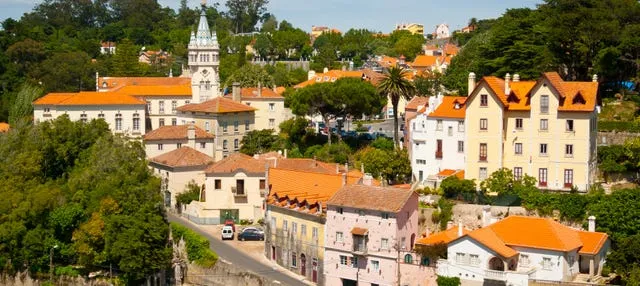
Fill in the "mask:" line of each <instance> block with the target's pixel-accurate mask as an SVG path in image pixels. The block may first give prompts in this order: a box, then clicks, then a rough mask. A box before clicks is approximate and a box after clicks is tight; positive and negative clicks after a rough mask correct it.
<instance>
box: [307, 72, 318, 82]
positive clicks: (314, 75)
mask: <svg viewBox="0 0 640 286" xmlns="http://www.w3.org/2000/svg"><path fill="white" fill-rule="evenodd" d="M314 77H316V71H314V70H310V71H309V72H308V73H307V80H311V79H313V78H314Z"/></svg>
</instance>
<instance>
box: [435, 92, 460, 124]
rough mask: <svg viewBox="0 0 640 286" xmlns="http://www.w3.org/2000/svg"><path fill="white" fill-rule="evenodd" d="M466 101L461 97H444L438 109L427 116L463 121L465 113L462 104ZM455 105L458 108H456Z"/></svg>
mask: <svg viewBox="0 0 640 286" xmlns="http://www.w3.org/2000/svg"><path fill="white" fill-rule="evenodd" d="M466 99H467V98H466V97H462V96H445V97H443V98H442V103H440V105H439V106H438V108H436V110H434V111H433V112H431V113H429V115H428V116H429V117H438V118H458V119H464V116H465V113H466V108H465V106H464V103H465V101H466ZM456 105H457V107H458V108H456Z"/></svg>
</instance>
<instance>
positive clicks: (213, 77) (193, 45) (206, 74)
mask: <svg viewBox="0 0 640 286" xmlns="http://www.w3.org/2000/svg"><path fill="white" fill-rule="evenodd" d="M205 11H206V7H205V5H204V4H203V5H202V9H201V12H200V22H199V23H198V30H197V31H196V32H193V31H192V32H191V38H190V39H189V46H188V49H189V52H188V57H189V75H190V76H191V94H192V99H191V102H192V103H201V102H205V101H207V100H210V99H213V98H215V97H218V96H220V75H219V70H218V68H219V66H220V45H219V44H218V36H217V35H216V32H215V30H214V31H213V32H212V31H211V30H209V23H208V21H207V14H206V12H205Z"/></svg>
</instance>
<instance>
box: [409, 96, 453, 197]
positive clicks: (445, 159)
mask: <svg viewBox="0 0 640 286" xmlns="http://www.w3.org/2000/svg"><path fill="white" fill-rule="evenodd" d="M464 102H465V98H464V97H454V96H442V95H438V96H437V97H431V98H429V103H428V105H427V106H426V107H422V108H421V109H419V110H418V115H417V116H416V118H415V119H413V120H411V122H410V125H411V139H410V140H411V150H412V152H411V169H412V172H413V176H414V178H415V180H417V181H418V182H420V184H423V185H424V184H426V183H427V182H429V183H432V184H431V185H430V187H436V186H434V185H433V183H436V184H437V182H438V181H439V179H438V178H437V175H438V174H439V173H440V172H441V171H444V170H447V169H448V170H464V164H465V160H464V158H465V157H464V145H465V143H464V134H465V132H464V131H465V130H464V126H465V125H464V116H465V107H464Z"/></svg>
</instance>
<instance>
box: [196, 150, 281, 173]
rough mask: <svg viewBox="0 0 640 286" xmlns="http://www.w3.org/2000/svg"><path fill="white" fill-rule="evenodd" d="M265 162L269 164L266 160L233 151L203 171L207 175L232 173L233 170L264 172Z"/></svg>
mask: <svg viewBox="0 0 640 286" xmlns="http://www.w3.org/2000/svg"><path fill="white" fill-rule="evenodd" d="M266 164H269V162H268V160H265V159H254V158H253V157H251V156H247V155H245V154H242V153H233V154H231V155H229V156H228V157H227V158H224V159H222V160H220V161H218V162H216V163H215V164H213V165H211V166H210V167H209V168H207V170H206V171H205V173H206V174H207V175H212V174H232V173H235V172H246V173H251V174H264V173H265V171H266Z"/></svg>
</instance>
